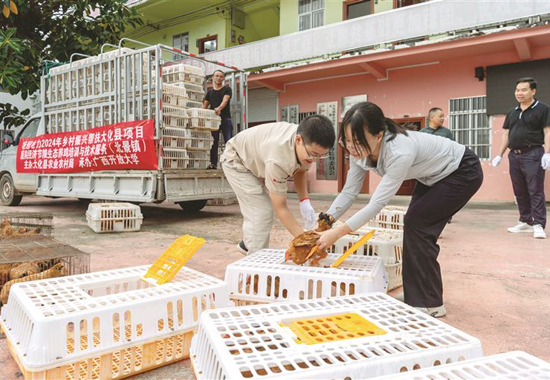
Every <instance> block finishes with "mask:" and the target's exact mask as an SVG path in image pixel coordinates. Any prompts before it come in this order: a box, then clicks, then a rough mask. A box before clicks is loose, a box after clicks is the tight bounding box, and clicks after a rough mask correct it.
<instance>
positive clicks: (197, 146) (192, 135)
mask: <svg viewBox="0 0 550 380" xmlns="http://www.w3.org/2000/svg"><path fill="white" fill-rule="evenodd" d="M213 143H214V138H213V137H212V132H209V131H196V130H193V129H181V128H171V127H166V128H164V129H163V130H162V145H163V147H165V148H178V149H187V150H207V151H210V149H211V148H212V144H213Z"/></svg>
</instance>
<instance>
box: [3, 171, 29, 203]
mask: <svg viewBox="0 0 550 380" xmlns="http://www.w3.org/2000/svg"><path fill="white" fill-rule="evenodd" d="M0 198H1V199H2V204H3V205H5V206H18V205H19V203H21V200H22V199H23V196H22V195H15V186H14V185H13V178H11V175H10V174H9V173H6V174H4V175H3V176H2V179H0Z"/></svg>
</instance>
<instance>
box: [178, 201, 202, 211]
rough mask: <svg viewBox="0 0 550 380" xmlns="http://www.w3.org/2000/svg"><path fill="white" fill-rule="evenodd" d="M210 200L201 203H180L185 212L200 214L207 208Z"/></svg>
mask: <svg viewBox="0 0 550 380" xmlns="http://www.w3.org/2000/svg"><path fill="white" fill-rule="evenodd" d="M207 202H208V200H206V199H201V200H199V201H186V202H178V204H179V205H180V207H181V208H182V209H183V211H184V212H198V211H200V210H202V209H203V208H204V206H206V203H207Z"/></svg>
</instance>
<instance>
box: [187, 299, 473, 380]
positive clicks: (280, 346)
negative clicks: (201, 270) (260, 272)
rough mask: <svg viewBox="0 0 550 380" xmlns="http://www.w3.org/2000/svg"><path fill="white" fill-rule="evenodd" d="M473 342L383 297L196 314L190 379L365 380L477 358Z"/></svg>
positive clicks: (401, 304) (284, 304)
mask: <svg viewBox="0 0 550 380" xmlns="http://www.w3.org/2000/svg"><path fill="white" fill-rule="evenodd" d="M482 355H483V351H482V348H481V343H480V342H479V340H478V339H476V338H474V337H472V336H470V335H468V334H466V333H464V332H462V331H460V330H458V329H455V328H453V327H451V326H449V325H447V324H445V323H444V322H441V321H439V320H437V319H434V318H432V317H430V316H428V315H426V314H423V313H422V312H420V311H418V310H416V309H414V308H413V307H410V306H408V305H406V304H404V303H402V302H399V301H397V300H395V299H393V298H392V297H390V296H388V295H386V294H383V293H370V294H356V295H353V296H344V297H335V298H330V299H317V300H310V301H298V302H284V303H271V304H266V305H255V306H244V307H238V308H229V309H224V310H213V311H206V312H204V313H202V315H201V318H200V325H199V331H198V333H197V335H195V337H194V339H193V343H192V346H191V360H192V363H193V368H194V371H195V375H196V377H197V379H209V380H214V379H229V378H231V379H259V378H262V379H268V378H277V379H328V378H330V379H345V378H348V379H365V378H375V377H377V376H382V375H389V374H397V373H399V372H403V371H411V370H413V369H418V368H425V367H432V366H434V365H440V364H443V363H451V362H452V363H454V362H457V361H460V360H469V359H474V358H479V357H481V356H482Z"/></svg>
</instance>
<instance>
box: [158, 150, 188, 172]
mask: <svg viewBox="0 0 550 380" xmlns="http://www.w3.org/2000/svg"><path fill="white" fill-rule="evenodd" d="M162 162H163V167H164V169H186V168H187V166H188V164H189V156H188V155H187V150H185V149H176V148H168V147H164V148H163V149H162Z"/></svg>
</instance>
